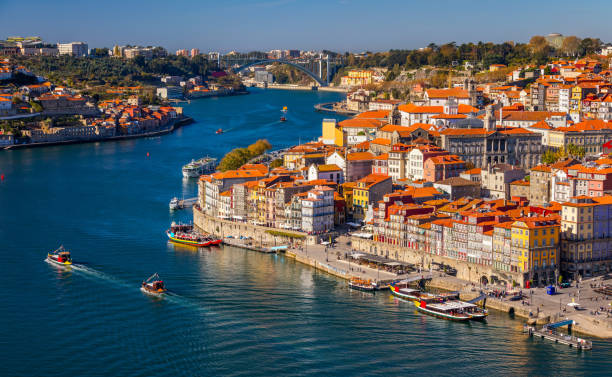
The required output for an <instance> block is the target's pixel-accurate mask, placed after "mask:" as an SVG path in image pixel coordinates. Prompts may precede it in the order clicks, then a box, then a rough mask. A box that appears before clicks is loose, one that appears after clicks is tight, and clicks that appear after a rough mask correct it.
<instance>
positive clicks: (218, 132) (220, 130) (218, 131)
mask: <svg viewBox="0 0 612 377" xmlns="http://www.w3.org/2000/svg"><path fill="white" fill-rule="evenodd" d="M215 133H216V134H217V135H218V134H222V133H223V129H221V128H219V129H218V130H217V131H215Z"/></svg>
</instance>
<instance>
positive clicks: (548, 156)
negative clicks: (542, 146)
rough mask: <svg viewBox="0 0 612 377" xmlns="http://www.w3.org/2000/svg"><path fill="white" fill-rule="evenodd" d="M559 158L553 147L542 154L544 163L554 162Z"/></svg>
mask: <svg viewBox="0 0 612 377" xmlns="http://www.w3.org/2000/svg"><path fill="white" fill-rule="evenodd" d="M558 159H559V156H558V154H557V153H555V152H554V151H553V150H552V149H548V150H547V151H546V152H544V154H543V155H542V163H544V164H554V163H555V162H557V160H558Z"/></svg>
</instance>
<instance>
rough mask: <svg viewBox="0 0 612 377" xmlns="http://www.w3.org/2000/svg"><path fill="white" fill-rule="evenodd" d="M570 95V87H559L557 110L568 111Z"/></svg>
mask: <svg viewBox="0 0 612 377" xmlns="http://www.w3.org/2000/svg"><path fill="white" fill-rule="evenodd" d="M571 96H572V87H571V86H570V85H565V86H563V87H561V89H559V111H562V112H564V113H569V103H570V97H571Z"/></svg>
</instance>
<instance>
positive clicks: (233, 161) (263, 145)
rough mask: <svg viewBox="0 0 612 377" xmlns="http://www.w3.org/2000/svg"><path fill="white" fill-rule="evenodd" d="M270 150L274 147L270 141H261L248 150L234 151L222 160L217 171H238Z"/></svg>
mask: <svg viewBox="0 0 612 377" xmlns="http://www.w3.org/2000/svg"><path fill="white" fill-rule="evenodd" d="M270 148H272V145H271V144H270V143H269V142H268V140H265V139H260V140H257V141H256V142H255V143H253V144H251V145H249V146H248V147H246V148H236V149H232V150H231V151H230V152H229V153H227V154H226V155H225V156H224V157H223V159H221V162H220V163H219V166H218V167H217V169H218V170H219V171H227V170H236V169H238V168H239V167H241V166H242V165H244V164H246V163H247V162H248V161H249V160H251V159H252V158H255V157H258V156H261V155H262V154H264V153H265V152H266V151H267V150H269V149H270Z"/></svg>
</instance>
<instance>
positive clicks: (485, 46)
mask: <svg viewBox="0 0 612 377" xmlns="http://www.w3.org/2000/svg"><path fill="white" fill-rule="evenodd" d="M601 45H602V42H601V40H599V39H596V38H584V39H580V38H578V37H575V36H569V37H565V38H564V40H563V44H562V45H561V46H560V47H558V48H556V47H554V46H552V45H550V44H549V43H548V41H547V40H546V38H545V37H543V36H534V37H532V38H531V40H530V42H529V43H514V42H504V43H499V44H496V43H492V42H487V43H483V42H478V43H464V44H461V45H457V44H456V43H455V42H450V43H446V44H443V45H437V44H435V43H431V44H429V45H428V46H427V47H426V48H422V49H418V50H390V51H387V52H377V53H367V54H366V56H364V57H358V56H355V55H352V54H349V53H346V54H345V59H346V64H347V65H348V66H351V67H359V68H369V67H387V68H393V67H395V66H397V67H400V68H404V69H415V68H419V67H421V66H424V65H431V66H436V67H450V66H452V65H453V64H457V63H459V64H461V63H462V62H463V61H470V62H472V63H481V64H482V65H483V67H485V68H486V67H488V66H489V65H491V64H506V65H523V64H544V63H546V62H547V61H548V60H549V59H550V58H551V57H572V58H574V57H582V56H586V55H589V54H594V53H597V51H598V50H599V49H600V47H601Z"/></svg>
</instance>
